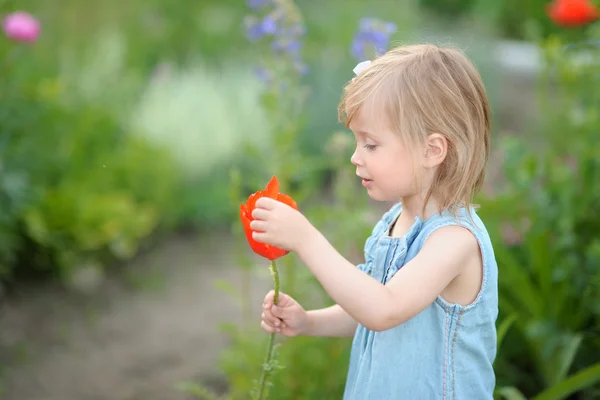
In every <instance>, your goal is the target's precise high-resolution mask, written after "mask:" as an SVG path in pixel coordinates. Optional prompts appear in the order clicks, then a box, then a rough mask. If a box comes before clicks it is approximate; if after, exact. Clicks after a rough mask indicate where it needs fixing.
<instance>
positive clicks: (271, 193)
mask: <svg viewBox="0 0 600 400" xmlns="http://www.w3.org/2000/svg"><path fill="white" fill-rule="evenodd" d="M261 197H270V198H272V199H275V200H277V201H280V202H282V203H285V204H287V205H288V206H290V207H292V208H294V209H296V210H297V209H298V206H297V205H296V202H295V201H294V200H293V199H292V198H291V197H290V196H288V195H287V194H282V193H279V181H278V180H277V177H275V176H274V177H272V178H271V180H270V181H269V183H268V184H267V187H266V188H265V190H259V191H258V192H256V193H253V194H251V195H250V196H249V197H248V200H246V203H245V204H242V205H241V206H240V219H241V220H242V225H243V226H244V232H245V233H246V239H248V243H249V244H250V247H251V248H252V250H253V251H254V252H255V253H256V254H258V255H260V256H263V257H265V258H268V259H269V260H271V261H273V260H275V259H277V258H279V257H283V256H285V255H286V254H287V253H289V251H287V250H283V249H280V248H278V247H275V246H271V245H268V244H266V243H260V242H257V241H256V240H254V239H253V238H252V229H250V222H252V221H253V220H254V219H253V218H252V211H254V208H255V206H256V200H258V199H260V198H261Z"/></svg>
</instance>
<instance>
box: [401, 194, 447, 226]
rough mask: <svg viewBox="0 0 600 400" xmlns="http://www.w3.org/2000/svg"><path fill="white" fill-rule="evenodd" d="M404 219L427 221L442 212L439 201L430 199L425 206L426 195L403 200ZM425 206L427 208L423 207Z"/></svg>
mask: <svg viewBox="0 0 600 400" xmlns="http://www.w3.org/2000/svg"><path fill="white" fill-rule="evenodd" d="M401 201H402V215H401V217H402V219H404V220H406V219H408V220H410V221H414V219H415V217H420V218H421V219H422V220H426V219H428V218H429V217H431V216H433V215H434V214H437V213H438V212H439V211H440V210H439V207H438V204H437V201H435V199H434V198H433V197H430V198H429V200H428V201H427V204H426V205H425V195H415V196H410V197H405V198H402V200H401ZM423 205H425V207H423Z"/></svg>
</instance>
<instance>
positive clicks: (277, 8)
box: [244, 0, 308, 80]
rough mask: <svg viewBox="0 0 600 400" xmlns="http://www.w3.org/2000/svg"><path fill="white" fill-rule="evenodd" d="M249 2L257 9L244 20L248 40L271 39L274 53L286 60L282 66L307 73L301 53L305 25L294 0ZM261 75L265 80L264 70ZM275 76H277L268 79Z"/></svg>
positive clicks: (253, 8)
mask: <svg viewBox="0 0 600 400" xmlns="http://www.w3.org/2000/svg"><path fill="white" fill-rule="evenodd" d="M247 4H248V6H249V7H250V8H251V9H252V10H253V11H254V12H253V14H251V15H248V16H247V17H246V18H245V20H244V23H245V29H246V37H247V38H248V40H250V41H251V42H258V41H260V40H264V39H266V40H268V42H269V43H268V44H269V45H270V48H271V50H272V52H273V53H272V55H274V56H275V57H276V58H277V59H280V60H283V61H284V63H283V64H282V65H287V68H288V70H291V71H293V72H294V73H296V74H300V75H303V74H306V73H307V71H308V67H307V66H306V65H305V64H304V63H303V62H302V59H301V55H300V53H301V50H302V46H303V41H302V37H303V36H304V35H305V34H306V27H305V26H304V24H303V23H302V17H301V14H300V13H299V11H298V10H297V9H296V7H295V5H294V3H293V1H291V0H290V1H283V2H281V1H277V2H275V1H272V0H270V1H265V0H263V1H260V0H247ZM278 64H279V63H278ZM271 75H273V74H271ZM259 78H260V79H262V80H265V79H264V78H265V76H264V73H262V72H261V73H260V74H259ZM272 78H274V76H273V77H271V78H269V79H272Z"/></svg>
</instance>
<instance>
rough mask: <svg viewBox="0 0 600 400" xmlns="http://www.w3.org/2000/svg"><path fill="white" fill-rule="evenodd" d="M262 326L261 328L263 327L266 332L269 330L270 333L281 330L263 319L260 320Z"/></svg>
mask: <svg viewBox="0 0 600 400" xmlns="http://www.w3.org/2000/svg"><path fill="white" fill-rule="evenodd" d="M260 327H261V328H262V329H263V330H264V331H265V332H268V333H277V332H279V329H278V328H275V327H273V326H271V325H269V324H267V323H266V322H265V321H261V322H260Z"/></svg>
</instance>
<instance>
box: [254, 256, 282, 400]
mask: <svg viewBox="0 0 600 400" xmlns="http://www.w3.org/2000/svg"><path fill="white" fill-rule="evenodd" d="M269 270H270V271H271V275H272V276H273V283H274V289H275V294H274V296H273V304H277V303H278V302H279V271H277V264H276V263H275V260H272V261H271V265H270V266H269ZM274 345H275V333H271V334H270V335H269V343H268V345H267V354H266V356H265V362H264V364H263V368H262V372H261V375H260V381H259V384H258V387H259V389H258V400H264V399H266V398H267V382H268V380H269V376H270V373H271V371H272V369H273V366H272V365H271V362H272V358H273V346H274Z"/></svg>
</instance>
